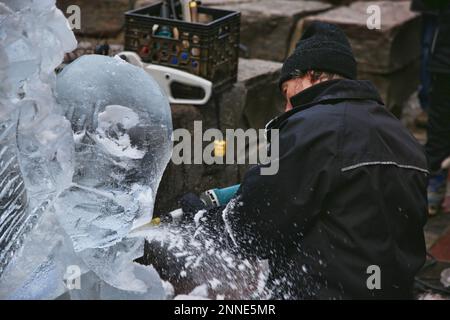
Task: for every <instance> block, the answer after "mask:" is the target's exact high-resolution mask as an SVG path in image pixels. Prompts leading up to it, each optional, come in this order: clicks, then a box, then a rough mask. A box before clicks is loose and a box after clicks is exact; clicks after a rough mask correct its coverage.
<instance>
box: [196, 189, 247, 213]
mask: <svg viewBox="0 0 450 320" xmlns="http://www.w3.org/2000/svg"><path fill="white" fill-rule="evenodd" d="M239 187H240V185H239V184H237V185H234V186H231V187H227V188H223V189H217V188H216V189H211V190H208V191H205V192H203V193H202V194H201V195H200V200H202V201H203V203H204V204H205V205H206V206H208V207H213V208H215V207H221V206H225V205H227V203H228V202H230V200H231V199H232V198H233V197H234V195H235V194H236V192H237V191H238V189H239Z"/></svg>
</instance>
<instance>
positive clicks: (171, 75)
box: [117, 51, 212, 105]
mask: <svg viewBox="0 0 450 320" xmlns="http://www.w3.org/2000/svg"><path fill="white" fill-rule="evenodd" d="M117 57H119V58H121V59H123V60H125V61H127V62H128V63H131V64H132V65H134V66H136V67H139V68H142V69H144V70H145V71H146V72H147V73H148V74H149V75H151V76H152V77H153V78H154V79H155V81H156V82H157V83H158V84H159V86H160V87H161V89H162V90H163V91H164V93H165V94H166V96H167V98H168V99H169V103H171V104H189V105H204V104H206V103H207V102H208V100H209V99H210V98H211V94H212V82H211V81H208V80H206V79H203V78H201V77H198V76H196V75H193V74H190V73H187V72H184V71H181V70H178V69H174V68H170V67H165V66H160V65H156V64H151V63H144V62H142V60H141V58H140V57H139V55H138V54H136V53H135V52H131V51H124V52H121V53H119V54H118V55H117ZM174 83H179V84H181V85H185V86H189V87H196V88H201V89H202V90H203V93H204V95H203V98H201V99H187V98H176V97H175V96H174V94H173V90H172V88H173V84H174Z"/></svg>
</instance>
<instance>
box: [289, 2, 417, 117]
mask: <svg viewBox="0 0 450 320" xmlns="http://www.w3.org/2000/svg"><path fill="white" fill-rule="evenodd" d="M371 5H376V6H379V8H380V10H381V29H380V30H376V29H374V30H370V29H369V28H368V27H367V19H368V17H369V15H370V14H368V13H367V8H368V6H371ZM313 21H324V22H329V23H334V24H336V25H338V26H339V27H341V28H342V30H344V32H345V33H346V34H347V36H348V38H349V39H350V43H351V45H352V48H353V51H354V54H355V57H356V60H357V62H358V77H359V78H360V79H368V80H372V81H373V82H374V83H375V85H376V86H377V87H378V89H379V90H380V93H381V96H382V98H383V99H384V101H385V103H386V105H387V106H388V107H389V109H391V110H393V111H394V113H395V114H397V115H399V114H400V111H401V107H402V105H403V104H404V102H405V101H406V99H407V98H408V97H409V96H410V94H411V93H412V92H414V91H415V90H416V88H417V85H418V77H419V63H418V59H419V57H420V29H421V24H420V17H419V15H418V14H416V13H413V12H411V11H410V3H409V1H359V2H355V3H353V4H351V5H350V6H343V7H338V8H335V9H333V10H330V11H327V12H325V13H321V14H317V15H314V16H310V17H306V18H305V19H302V20H301V21H299V23H298V25H297V27H296V29H295V34H294V36H293V39H292V42H291V45H290V51H292V50H293V49H294V48H295V44H296V43H297V41H298V40H299V39H300V37H301V34H302V32H303V30H304V29H305V28H306V27H307V26H308V25H309V24H311V22H313Z"/></svg>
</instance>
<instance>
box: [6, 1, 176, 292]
mask: <svg viewBox="0 0 450 320" xmlns="http://www.w3.org/2000/svg"><path fill="white" fill-rule="evenodd" d="M75 47H76V40H75V37H74V35H73V33H72V31H71V30H70V28H69V25H68V23H67V20H66V19H65V18H64V16H63V14H62V13H61V11H59V10H58V9H57V8H56V7H55V0H39V1H37V0H8V1H0V299H55V298H73V299H77V298H78V299H80V298H81V299H82V298H90V299H113V298H116V299H119V298H120V299H126V298H134V299H136V298H139V299H162V298H164V297H165V296H166V294H165V291H164V288H163V285H162V282H161V279H160V278H159V275H158V274H157V272H156V271H155V270H154V269H153V268H152V267H148V266H141V265H139V264H137V263H135V262H134V260H135V259H136V258H138V257H140V256H141V255H142V254H143V244H144V240H143V239H142V238H140V237H130V236H129V232H130V230H131V229H132V228H133V227H136V226H139V225H141V224H143V223H145V222H148V221H149V219H150V218H151V216H152V210H153V199H154V198H155V194H156V191H157V187H158V184H159V181H160V179H161V176H162V173H163V171H164V168H165V166H166V165H167V162H168V161H169V158H170V154H171V146H172V145H171V140H170V136H171V132H172V124H171V117H170V109H169V104H168V101H167V99H166V98H164V96H163V95H162V92H161V90H160V89H159V87H158V85H157V84H156V82H154V81H153V79H152V78H151V77H150V76H148V75H147V74H145V73H144V72H143V71H142V70H140V69H138V68H135V67H133V66H131V65H129V64H126V63H125V62H122V61H121V60H116V59H113V58H107V57H99V56H92V57H83V58H80V59H79V60H78V61H75V62H74V63H73V64H71V65H69V66H68V67H66V69H65V70H64V71H63V72H62V73H61V74H60V76H59V77H58V80H57V79H56V76H55V73H54V69H55V68H56V67H57V66H58V65H59V64H60V63H61V62H62V60H63V55H64V53H65V52H68V51H71V50H73V49H74V48H75ZM55 93H57V100H58V101H56V98H55V97H56V96H55Z"/></svg>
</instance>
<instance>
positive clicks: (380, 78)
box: [358, 60, 420, 118]
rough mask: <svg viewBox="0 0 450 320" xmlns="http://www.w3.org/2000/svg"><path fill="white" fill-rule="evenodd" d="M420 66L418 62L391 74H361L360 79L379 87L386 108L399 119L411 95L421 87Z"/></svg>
mask: <svg viewBox="0 0 450 320" xmlns="http://www.w3.org/2000/svg"><path fill="white" fill-rule="evenodd" d="M419 72H420V64H419V61H418V60H416V61H414V62H412V63H411V64H409V65H408V66H406V67H405V68H403V69H401V70H397V71H395V72H393V73H389V74H378V73H370V72H359V73H358V78H359V79H364V80H370V81H372V82H373V84H374V85H375V86H376V87H377V89H378V91H379V93H380V95H381V98H382V99H383V101H384V103H385V105H386V107H387V108H388V109H389V110H390V111H391V112H392V113H394V115H396V116H397V117H398V118H400V116H401V114H402V108H403V106H404V105H405V103H406V102H407V100H408V98H409V97H410V95H411V94H412V93H413V92H414V91H416V90H417V88H418V85H419Z"/></svg>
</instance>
